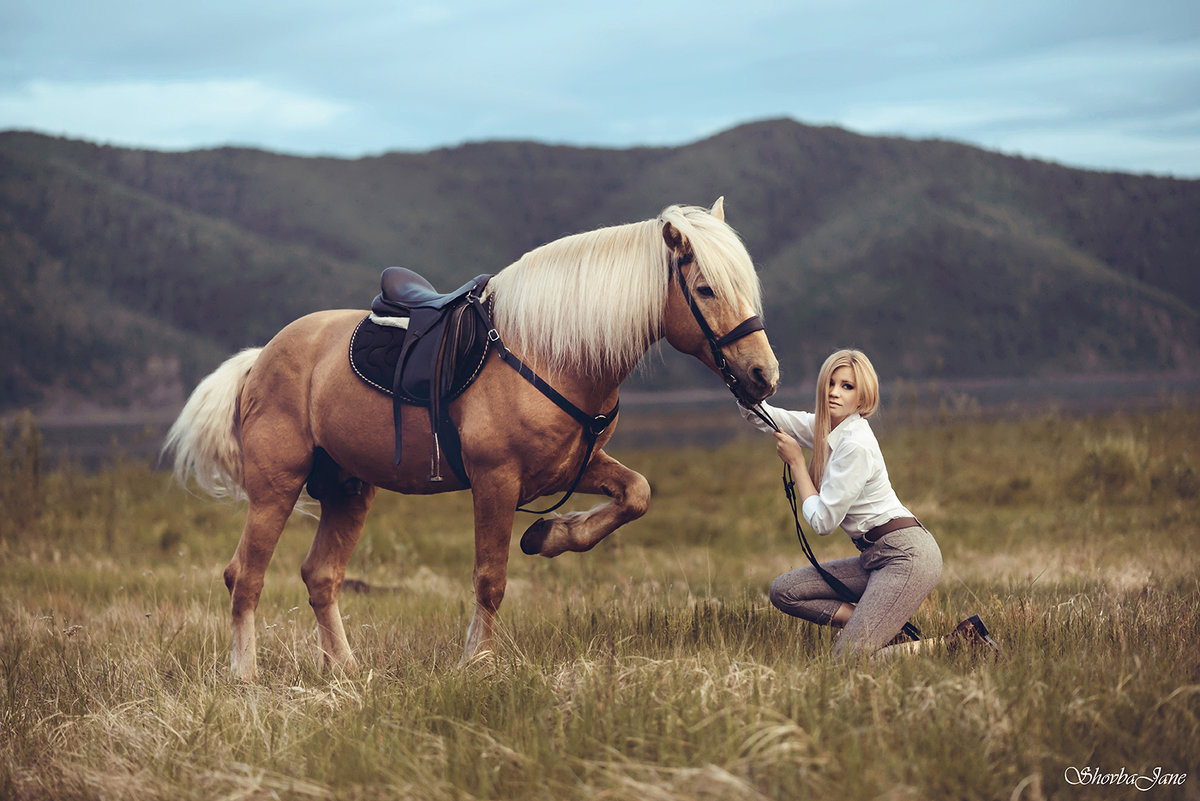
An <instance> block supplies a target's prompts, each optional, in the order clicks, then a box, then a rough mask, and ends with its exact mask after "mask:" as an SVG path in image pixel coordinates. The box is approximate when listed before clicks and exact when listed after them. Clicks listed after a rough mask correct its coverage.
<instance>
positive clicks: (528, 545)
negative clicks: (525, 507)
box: [521, 517, 554, 556]
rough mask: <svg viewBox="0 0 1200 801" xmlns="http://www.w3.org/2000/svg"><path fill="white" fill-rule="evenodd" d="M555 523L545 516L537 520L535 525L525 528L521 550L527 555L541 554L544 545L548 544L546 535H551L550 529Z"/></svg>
mask: <svg viewBox="0 0 1200 801" xmlns="http://www.w3.org/2000/svg"><path fill="white" fill-rule="evenodd" d="M553 525H554V524H553V523H551V522H550V521H549V520H547V519H546V518H544V517H539V518H538V519H537V520H535V521H534V522H533V525H531V526H530V527H529V528H527V529H525V533H524V534H523V535H521V552H522V553H524V554H525V555H526V556H537V555H538V554H540V553H541V552H542V546H544V545H545V544H546V537H548V536H550V529H551V528H552V527H553Z"/></svg>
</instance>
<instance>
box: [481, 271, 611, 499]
mask: <svg viewBox="0 0 1200 801" xmlns="http://www.w3.org/2000/svg"><path fill="white" fill-rule="evenodd" d="M467 300H469V301H470V302H471V305H472V306H474V307H475V310H476V311H477V312H478V314H479V317H480V319H481V320H483V322H484V324H485V325H486V326H487V327H488V329H489V330H488V339H489V341H491V343H492V346H493V347H494V348H495V349H496V353H498V354H499V355H500V358H501V359H503V360H504V363H505V364H507V365H508V366H509V367H511V368H513V369H514V370H516V371H517V375H519V376H521V377H522V378H524V379H525V380H526V381H528V382H529V383H530V384H532V385H533V386H534V388H535V389H537V391H538V392H540V393H542V394H543V395H545V396H546V397H547V398H549V399H550V400H551V401H553V403H554V405H555V406H557V407H558V408H560V409H562V410H563V411H564V412H566V413H567V414H568V415H570V416H571V417H572V418H574V419H575V421H576V422H577V423H579V425H580V426H581V427H582V428H583V438H584V441H585V442H587V453H586V454H585V455H584V457H583V463H582V464H580V465H579V472H578V473H577V474H576V475H575V480H574V481H572V482H571V487H570V488H569V489H568V490H567V493H566V494H565V495H563V497H562V498H561V499H560V500H559V501H558V503H556V504H554V505H553V506H551V507H550V508H548V509H540V510H539V509H528V508H525V507H523V506H519V507H517V511H518V512H527V513H529V514H535V515H544V514H549V513H550V512H553V511H554V510H556V509H558V508H559V507H560V506H562V505H563V504H564V503H566V502H567V499H569V498H570V497H571V496H572V495H574V494H575V489H576V487H578V486H579V482H580V481H582V480H583V474H584V473H586V472H587V468H588V463H590V462H591V461H592V453H593V452H595V450H596V441H597V440H598V439H599V438H600V435H601V434H603V433H604V431H605V430H606V429H607V428H608V427H609V425H610V424H611V423H612V421H613V420H614V419H615V418H616V416H617V413H618V412H619V411H620V409H621V401H620V400H618V401H617V403H616V405H614V406H613V407H612V409H611V410H609V411H607V412H604V413H601V414H597V415H590V414H588V413H587V412H585V411H583V410H582V409H580V408H579V407H578V406H576V405H575V404H573V403H571V401H569V400H567V399H566V398H565V397H564V396H563V394H562V393H561V392H559V391H558V390H556V389H555V388H554V387H552V386H550V385H549V384H547V383H546V382H545V381H544V380H543V379H542V377H541V376H539V375H538V374H537V373H535V372H534V371H533V368H531V367H530V366H529V365H527V364H525V362H523V361H521V359H520V357H518V356H517V355H516V354H515V353H513V352H512V351H511V350H509V349H508V348H507V347H505V345H504V342H503V340H501V339H500V333H499V332H498V331H497V330H496V326H495V324H494V323H493V322H492V314H491V309H490V308H489V304H485V303H484V302H483V301H482V300H481V299H480V297H479V296H478V295H477V294H475V293H471V294H470V295H468V296H467Z"/></svg>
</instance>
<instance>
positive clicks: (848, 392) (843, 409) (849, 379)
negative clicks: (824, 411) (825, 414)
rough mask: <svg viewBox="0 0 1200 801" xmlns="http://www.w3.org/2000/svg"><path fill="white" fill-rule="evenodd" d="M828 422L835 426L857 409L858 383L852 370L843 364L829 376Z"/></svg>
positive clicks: (827, 395) (827, 397)
mask: <svg viewBox="0 0 1200 801" xmlns="http://www.w3.org/2000/svg"><path fill="white" fill-rule="evenodd" d="M826 399H827V400H828V402H829V422H830V424H831V425H832V427H834V428H837V427H838V426H839V425H840V424H841V422H842V421H843V420H845V419H846V418H847V417H849V416H850V415H852V414H854V413H855V412H857V411H858V384H857V383H855V381H854V370H853V369H851V368H850V367H849V366H848V365H843V366H842V367H839V368H838V369H836V370H834V371H833V375H831V376H830V377H829V387H828V393H827V394H826Z"/></svg>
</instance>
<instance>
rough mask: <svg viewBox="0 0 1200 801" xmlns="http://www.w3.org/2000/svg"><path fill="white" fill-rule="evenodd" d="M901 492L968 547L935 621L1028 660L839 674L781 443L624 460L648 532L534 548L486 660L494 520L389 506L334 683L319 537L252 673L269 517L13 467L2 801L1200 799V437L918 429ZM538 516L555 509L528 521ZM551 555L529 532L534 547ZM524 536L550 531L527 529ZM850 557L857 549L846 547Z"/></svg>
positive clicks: (169, 493) (899, 447) (139, 487)
mask: <svg viewBox="0 0 1200 801" xmlns="http://www.w3.org/2000/svg"><path fill="white" fill-rule="evenodd" d="M882 429H883V430H885V431H886V432H887V433H886V435H885V436H884V437H883V438H882V442H883V447H884V451H885V454H886V455H887V457H888V461H889V466H890V469H891V472H892V477H893V481H894V483H895V484H896V486H897V489H898V491H899V492H900V494H901V497H902V498H903V499H905V501H906V502H908V503H909V504H910V506H911V507H912V508H913V510H914V511H915V512H916V513H917V514H918V516H920V517H921V518H922V520H923V521H924V522H925V523H926V525H927V526H928V527H929V528H930V529H931V530H933V531H934V533H935V535H936V536H937V537H938V540H939V542H940V543H941V546H942V549H943V554H944V556H945V563H946V569H945V573H944V578H943V581H942V584H941V586H940V587H939V588H938V590H937V591H936V592H935V593H934V595H933V596H932V597H931V598H930V599H929V600H928V601H927V602H926V604H925V605H924V606H923V607H922V608H921V610H920V611H919V612H918V614H917V617H916V622H917V623H918V625H920V626H921V627H922V628H923V629H925V630H927V631H929V632H934V633H936V632H945V631H947V630H949V629H950V628H951V627H952V626H953V625H954V624H955V623H956V622H957V621H958V620H959V619H961V618H962V617H964V616H965V615H966V614H968V613H971V612H979V613H980V614H981V615H982V616H983V618H984V619H985V620H986V621H987V622H988V624H989V626H991V628H992V629H993V633H994V634H995V635H996V638H997V639H998V640H999V641H1000V642H1001V644H1002V645H1003V647H1004V649H1005V653H1006V656H1005V658H1004V659H1003V660H1002V661H1000V662H998V663H996V664H973V663H971V662H970V661H969V660H968V659H967V658H965V657H963V656H961V655H960V656H956V657H952V656H947V655H945V654H931V655H922V656H918V657H909V658H903V659H897V660H892V661H888V662H884V663H878V662H868V663H862V664H855V665H850V666H839V665H834V664H833V663H832V662H831V661H830V658H829V654H830V650H831V647H832V636H831V632H830V631H828V630H823V629H817V628H815V627H811V626H808V625H806V624H803V623H801V622H799V621H795V620H792V619H789V618H787V617H785V616H784V615H782V614H779V613H778V612H776V611H774V610H773V609H772V608H771V607H770V605H769V603H768V602H767V600H766V594H765V590H766V586H767V584H768V583H769V581H770V579H771V578H772V577H773V576H774V575H776V574H777V573H779V572H782V571H784V570H787V569H790V568H791V567H795V566H799V565H800V564H802V563H803V556H802V554H801V553H800V550H799V547H798V546H797V545H796V543H795V540H794V535H793V533H792V528H791V522H790V519H789V513H788V509H787V506H786V503H785V502H784V500H783V497H782V493H781V492H780V489H779V476H778V463H777V460H776V459H775V457H774V451H773V447H772V446H771V443H770V442H769V441H768V440H765V439H763V440H759V439H739V440H737V441H734V442H732V443H731V444H729V445H726V446H724V447H722V448H720V449H719V450H718V451H717V452H715V453H713V452H708V451H705V450H703V449H699V448H686V449H682V450H678V451H673V452H672V451H654V452H641V451H639V452H630V453H625V454H618V456H619V457H621V458H622V459H623V460H624V461H625V462H626V463H627V464H628V465H629V466H631V467H633V468H634V469H637V470H639V471H640V472H643V473H644V474H646V475H647V476H648V477H649V478H650V481H651V483H652V485H653V487H654V502H653V504H652V506H651V511H650V513H649V514H648V515H647V517H646V518H644V519H642V520H640V521H637V522H636V523H634V524H631V525H630V526H628V527H627V528H625V529H623V530H621V531H620V532H618V533H617V534H615V535H613V536H612V537H611V538H610V539H609V540H608V541H606V542H605V543H603V544H602V545H600V546H599V547H597V548H596V549H595V550H593V551H592V552H590V553H587V554H566V555H564V556H562V557H559V558H557V559H554V560H546V559H541V558H530V557H526V556H524V555H522V554H521V553H520V551H519V549H517V548H516V546H515V542H514V548H513V551H512V556H511V559H510V582H509V591H508V596H507V598H506V600H505V603H504V606H503V607H502V610H501V616H500V629H499V635H498V649H497V653H496V655H495V658H494V659H493V660H491V661H490V662H485V663H481V664H479V665H476V666H474V667H471V668H469V669H460V668H458V667H457V662H458V658H459V654H460V651H461V645H462V640H463V635H464V631H465V627H466V624H467V622H468V616H469V610H470V608H471V601H472V597H471V588H470V573H471V523H470V499H469V496H467V495H465V494H460V495H456V496H447V497H442V498H406V497H400V496H395V495H386V496H381V497H380V499H379V501H378V502H377V504H376V507H375V509H374V511H373V513H372V515H371V517H370V519H369V521H368V524H367V528H366V530H365V532H364V535H363V538H362V541H361V543H360V546H359V548H358V551H357V552H356V553H355V556H354V559H353V560H352V562H351V565H350V571H349V572H350V575H351V576H353V577H354V578H356V579H359V580H361V581H363V582H366V583H367V584H368V585H370V587H371V588H372V590H371V591H370V592H367V593H347V594H346V595H345V596H343V603H342V611H343V614H344V615H345V616H346V625H347V631H348V632H349V635H350V640H351V644H352V646H353V647H354V648H355V651H356V654H357V656H358V658H359V660H360V662H361V663H362V665H363V668H362V672H361V673H360V674H359V675H356V676H349V677H346V676H330V675H322V674H321V673H320V672H319V670H318V668H317V643H316V633H315V625H314V622H313V619H312V615H311V613H310V612H309V609H308V606H307V596H306V592H305V589H304V586H303V584H302V583H301V581H300V579H299V564H300V562H301V561H302V559H303V557H304V554H305V552H306V550H307V547H308V544H309V541H310V539H311V535H312V531H313V521H312V520H311V519H309V518H304V517H300V516H296V517H294V519H293V521H292V522H291V523H290V524H289V530H288V531H287V532H285V534H284V537H283V538H282V540H281V542H280V546H279V549H278V551H277V553H276V557H275V560H274V562H273V563H272V566H271V568H270V571H269V573H268V577H267V585H266V589H265V591H264V593H263V597H262V602H261V604H260V607H259V620H258V629H259V667H260V671H261V678H260V680H259V681H258V682H257V683H255V684H253V685H245V684H239V683H234V682H232V681H230V680H229V679H228V678H227V664H228V658H229V655H228V650H229V633H228V624H227V620H226V618H227V603H228V599H227V594H226V591H225V588H224V585H223V583H222V580H221V571H222V570H223V568H224V566H225V563H226V562H227V560H228V558H229V556H230V555H231V553H232V550H233V547H234V545H235V543H236V539H237V535H238V533H239V532H240V529H241V525H242V510H241V509H239V508H237V507H229V506H222V505H219V504H216V503H214V502H211V501H209V500H208V499H205V498H197V497H193V496H191V495H189V494H187V493H185V492H184V491H182V490H180V489H179V488H177V487H174V486H172V485H171V484H170V483H169V481H168V479H167V477H166V476H164V475H162V474H158V473H154V472H151V471H150V470H149V469H148V468H146V467H145V466H142V465H139V464H135V463H129V462H121V461H120V460H118V461H117V463H116V464H114V466H113V467H112V468H111V469H108V470H106V471H104V472H102V473H98V474H89V473H84V472H82V471H78V470H71V469H60V470H56V471H49V472H47V471H44V470H43V469H42V468H41V466H40V459H39V458H38V446H37V441H36V437H35V436H33V432H29V431H26V432H24V433H22V432H20V431H18V432H16V434H15V435H10V436H7V437H5V438H4V441H5V442H6V443H7V444H6V448H5V450H4V451H3V454H2V456H3V460H2V462H0V471H2V474H0V488H2V489H0V502H2V503H3V508H2V509H0V526H2V528H0V798H18V799H40V798H56V799H73V798H78V799H93V798H94V799H100V798H171V799H210V798H288V799H309V798H317V799H323V798H337V799H375V798H414V799H465V798H520V799H527V800H532V799H583V798H604V799H625V798H629V799H695V798H700V799H706V798H713V799H716V798H722V799H723V798H739V799H740V798H780V799H784V798H786V799H792V798H878V797H883V798H895V799H909V798H911V799H930V798H938V799H940V798H945V799H1009V798H1025V799H1037V798H1096V799H1111V798H1131V797H1141V796H1142V794H1141V793H1139V792H1137V790H1136V789H1133V788H1130V787H1128V786H1125V787H1113V786H1103V785H1086V786H1070V785H1068V784H1067V783H1066V781H1065V779H1064V774H1065V772H1066V771H1068V770H1070V769H1072V768H1079V769H1084V768H1088V767H1091V768H1097V769H1100V770H1101V771H1102V772H1106V773H1107V772H1113V773H1119V772H1120V771H1121V769H1122V768H1124V769H1125V771H1126V772H1127V773H1141V774H1151V773H1153V771H1154V770H1155V768H1159V767H1160V768H1161V769H1162V771H1163V772H1164V773H1168V774H1181V773H1187V774H1188V778H1187V780H1186V781H1185V783H1184V784H1183V785H1182V786H1174V787H1156V788H1154V789H1153V790H1152V791H1151V792H1149V793H1147V794H1146V797H1153V798H1195V797H1197V795H1198V793H1200V777H1197V776H1195V774H1196V772H1197V767H1198V764H1197V763H1198V761H1200V760H1198V755H1200V751H1198V749H1197V747H1196V743H1197V742H1200V647H1198V645H1197V643H1198V642H1200V613H1198V612H1197V609H1198V608H1200V578H1198V576H1200V570H1198V567H1200V557H1198V556H1197V550H1196V546H1197V545H1198V544H1200V536H1198V535H1200V486H1198V480H1197V475H1198V470H1200V464H1198V462H1197V456H1196V453H1195V443H1196V442H1197V441H1200V413H1197V412H1195V411H1193V410H1190V409H1186V408H1175V409H1170V410H1166V411H1163V412H1153V413H1150V412H1147V413H1141V414H1137V415H1132V416H1130V415H1120V416H1108V417H1100V418H1080V419H1067V420H1064V419H1059V418H1053V417H1049V416H1047V417H1045V418H1042V419H1035V420H1022V421H1009V422H986V421H981V420H967V421H957V422H946V423H943V424H939V425H927V426H918V425H915V424H907V423H906V424H897V423H891V424H888V425H885V426H882ZM522 522H523V521H519V522H518V525H521V524H522ZM516 533H517V534H518V535H519V533H520V531H519V530H518V531H517V532H516ZM515 539H516V537H514V540H515ZM814 546H815V547H816V549H817V551H818V553H819V555H820V556H821V557H822V558H823V559H830V558H836V557H839V556H845V555H849V554H850V553H852V552H853V551H852V548H851V547H850V546H849V544H848V543H847V542H846V541H845V538H844V537H841V536H840V535H836V536H834V537H830V538H826V539H820V540H818V541H816V542H815V543H814Z"/></svg>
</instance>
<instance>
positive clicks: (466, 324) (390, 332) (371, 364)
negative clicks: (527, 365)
mask: <svg viewBox="0 0 1200 801" xmlns="http://www.w3.org/2000/svg"><path fill="white" fill-rule="evenodd" d="M462 311H463V313H462V314H461V315H459V314H457V313H456V314H455V315H454V316H455V317H457V318H458V319H452V320H449V321H448V324H450V325H456V326H458V327H459V329H460V332H459V336H457V337H456V341H455V345H456V347H455V350H456V353H455V358H454V377H453V379H452V381H451V384H450V390H449V394H447V395H444V396H443V398H444V400H453V399H454V398H457V397H458V396H459V395H461V394H462V393H463V392H464V391H465V390H466V389H467V387H469V386H470V385H471V383H472V382H473V381H474V380H475V378H476V377H477V376H478V375H479V371H480V370H482V369H483V362H484V360H485V359H486V358H487V351H488V341H487V336H486V332H482V333H481V332H479V331H478V330H477V329H478V328H481V326H478V325H477V318H476V315H475V314H474V313H473V312H471V311H470V309H469V308H464V309H463V310H462ZM407 335H408V332H407V331H406V330H405V329H403V328H396V327H394V326H390V325H377V324H376V323H373V322H371V318H370V316H369V315H368V316H367V317H364V318H363V320H362V322H360V323H359V324H358V327H357V328H355V329H354V333H353V334H352V335H351V337H350V366H351V368H352V369H353V370H354V372H355V374H356V375H357V376H358V377H359V378H361V379H362V380H363V381H365V382H366V383H367V384H368V385H370V386H372V387H374V388H375V389H377V390H379V391H380V392H382V393H384V394H386V395H389V396H390V395H392V394H393V393H392V381H393V379H394V378H395V375H396V362H397V360H398V359H399V358H400V351H401V349H402V348H403V347H404V340H405V337H406V336H407ZM426 339H427V340H428V341H427V342H420V343H418V344H417V345H416V346H415V347H414V351H415V350H416V349H417V348H422V347H430V348H436V347H437V346H438V345H439V344H440V336H438V337H433V336H430V337H427V338H426ZM429 363H431V359H429V358H427V357H424V356H421V355H419V354H415V353H414V355H413V356H412V357H410V359H409V364H410V369H409V370H406V372H405V376H404V379H403V381H402V383H401V387H400V400H402V401H404V402H405V403H410V404H414V405H417V406H428V405H429V401H430V383H431V376H430V375H428V374H427V372H428V371H422V370H414V369H411V366H414V365H417V364H429Z"/></svg>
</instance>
